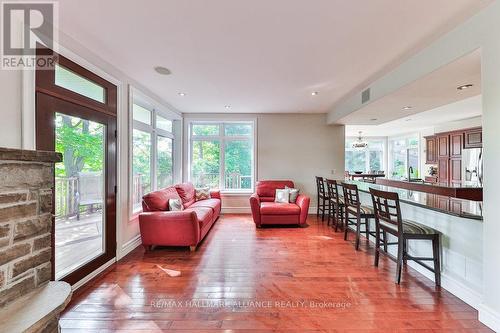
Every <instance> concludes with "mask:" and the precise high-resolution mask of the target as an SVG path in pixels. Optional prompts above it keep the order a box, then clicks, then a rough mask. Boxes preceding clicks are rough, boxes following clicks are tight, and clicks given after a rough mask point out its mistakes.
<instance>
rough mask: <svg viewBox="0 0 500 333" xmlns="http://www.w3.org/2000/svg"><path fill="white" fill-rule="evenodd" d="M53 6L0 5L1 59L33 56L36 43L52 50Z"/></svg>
mask: <svg viewBox="0 0 500 333" xmlns="http://www.w3.org/2000/svg"><path fill="white" fill-rule="evenodd" d="M53 25H54V3H50V2H2V55H3V56H4V57H5V56H29V55H35V51H36V43H37V42H38V43H41V44H43V45H45V46H46V47H48V48H50V49H53V48H54V27H53Z"/></svg>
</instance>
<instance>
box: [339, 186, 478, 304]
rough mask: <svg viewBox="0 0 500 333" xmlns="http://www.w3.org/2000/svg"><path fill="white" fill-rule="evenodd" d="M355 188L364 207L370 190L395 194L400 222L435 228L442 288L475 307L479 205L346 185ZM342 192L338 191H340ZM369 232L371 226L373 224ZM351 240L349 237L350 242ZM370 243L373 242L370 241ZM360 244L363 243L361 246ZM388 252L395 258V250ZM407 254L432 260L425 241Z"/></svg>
mask: <svg viewBox="0 0 500 333" xmlns="http://www.w3.org/2000/svg"><path fill="white" fill-rule="evenodd" d="M346 183H349V184H356V185H357V186H358V189H359V197H360V200H361V202H362V203H363V204H365V205H370V206H372V205H373V203H372V199H371V196H370V193H369V192H370V188H374V189H378V190H382V191H390V192H396V193H398V195H399V199H400V202H401V215H402V217H403V219H408V220H413V221H416V222H418V223H421V224H424V225H427V226H429V227H431V228H434V229H435V230H437V231H438V232H439V233H440V234H441V254H442V256H441V259H442V260H441V279H442V286H443V288H445V289H446V290H448V291H450V292H451V293H453V294H455V295H456V296H458V297H459V298H461V299H462V300H463V301H465V302H467V303H469V304H474V305H477V304H479V303H480V302H481V294H482V282H483V277H482V271H483V267H482V265H483V264H482V263H483V247H482V245H483V242H482V239H483V221H482V202H478V201H470V200H464V199H457V198H450V197H447V196H441V195H436V194H429V193H423V192H417V191H412V190H407V189H403V188H398V187H392V186H385V185H379V184H372V183H365V182H358V181H346ZM340 190H341V188H339V191H340ZM371 223H372V228H374V222H373V220H372V222H371ZM352 238H353V237H352V236H351V238H350V239H352ZM370 241H372V242H373V241H374V239H373V238H372V237H370ZM362 244H363V243H362ZM392 248H393V249H391V247H389V252H391V253H392V254H394V255H395V254H396V253H395V252H394V251H395V247H392ZM408 250H409V253H410V254H413V255H416V256H431V254H432V247H431V244H430V242H427V241H420V240H417V241H410V242H409V244H408ZM408 265H409V266H411V267H412V268H414V269H415V270H417V271H419V272H420V273H422V274H423V275H425V276H426V277H428V278H429V279H431V280H433V279H434V276H433V274H432V273H430V272H429V271H428V270H426V269H424V268H422V267H421V266H420V265H417V264H415V263H414V262H412V261H409V262H408Z"/></svg>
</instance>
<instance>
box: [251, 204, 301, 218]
mask: <svg viewBox="0 0 500 333" xmlns="http://www.w3.org/2000/svg"><path fill="white" fill-rule="evenodd" d="M260 213H261V214H262V215H299V214H300V207H299V206H298V205H296V204H294V203H278V202H262V203H261V204H260Z"/></svg>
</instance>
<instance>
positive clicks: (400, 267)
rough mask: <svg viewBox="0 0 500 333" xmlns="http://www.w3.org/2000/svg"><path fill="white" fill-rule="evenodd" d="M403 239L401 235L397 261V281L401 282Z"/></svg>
mask: <svg viewBox="0 0 500 333" xmlns="http://www.w3.org/2000/svg"><path fill="white" fill-rule="evenodd" d="M403 242H404V241H403V239H402V238H401V237H400V239H399V240H398V256H397V259H396V260H397V262H396V283H397V284H400V283H401V270H402V266H403Z"/></svg>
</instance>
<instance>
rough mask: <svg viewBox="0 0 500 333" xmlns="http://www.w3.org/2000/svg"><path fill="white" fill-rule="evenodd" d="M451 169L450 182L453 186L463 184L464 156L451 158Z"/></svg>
mask: <svg viewBox="0 0 500 333" xmlns="http://www.w3.org/2000/svg"><path fill="white" fill-rule="evenodd" d="M449 169H450V170H449V177H450V184H451V185H452V186H457V185H460V184H462V158H453V159H450V163H449Z"/></svg>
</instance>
